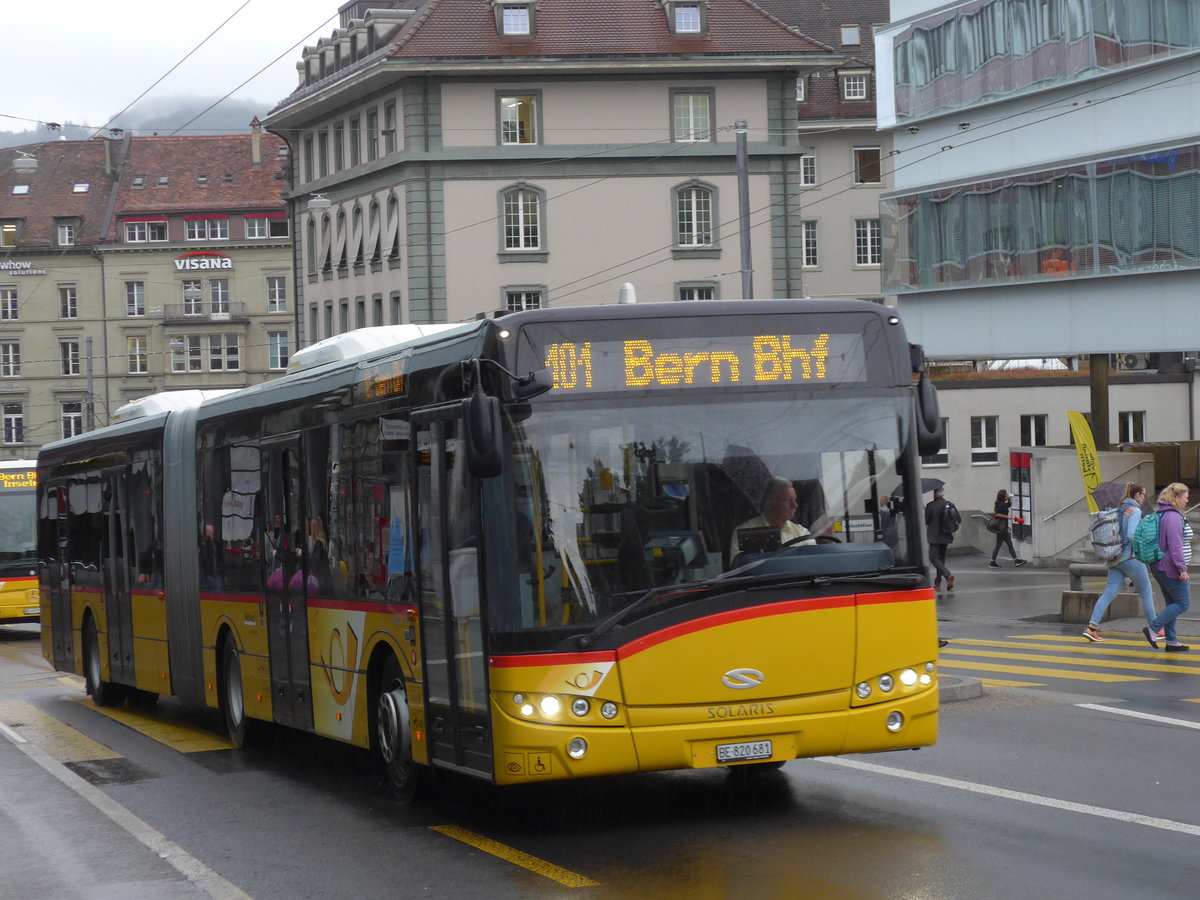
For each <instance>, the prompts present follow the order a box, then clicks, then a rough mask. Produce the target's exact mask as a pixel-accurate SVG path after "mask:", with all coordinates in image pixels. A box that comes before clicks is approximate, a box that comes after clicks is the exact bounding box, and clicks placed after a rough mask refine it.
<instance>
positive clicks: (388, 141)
mask: <svg viewBox="0 0 1200 900" xmlns="http://www.w3.org/2000/svg"><path fill="white" fill-rule="evenodd" d="M383 152H384V153H395V152H396V102H395V101H394V100H393V101H391V102H388V103H385V104H383Z"/></svg>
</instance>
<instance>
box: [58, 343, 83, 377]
mask: <svg viewBox="0 0 1200 900" xmlns="http://www.w3.org/2000/svg"><path fill="white" fill-rule="evenodd" d="M58 360H59V365H60V367H61V368H60V371H61V372H62V374H63V375H78V374H79V341H78V340H75V339H71V340H66V341H59V342H58Z"/></svg>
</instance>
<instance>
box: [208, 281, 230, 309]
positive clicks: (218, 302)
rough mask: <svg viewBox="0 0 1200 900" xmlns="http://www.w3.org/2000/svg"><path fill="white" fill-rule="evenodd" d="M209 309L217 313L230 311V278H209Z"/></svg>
mask: <svg viewBox="0 0 1200 900" xmlns="http://www.w3.org/2000/svg"><path fill="white" fill-rule="evenodd" d="M208 304H209V306H208V311H209V312H210V313H215V314H225V315H228V313H229V279H228V278H210V279H209V280H208Z"/></svg>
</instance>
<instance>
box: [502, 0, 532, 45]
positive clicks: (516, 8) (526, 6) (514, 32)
mask: <svg viewBox="0 0 1200 900" xmlns="http://www.w3.org/2000/svg"><path fill="white" fill-rule="evenodd" d="M535 10H536V6H535V5H534V4H532V3H497V4H496V27H497V29H498V30H499V32H500V34H502V35H506V36H508V37H528V36H529V35H531V34H533V17H534V14H535Z"/></svg>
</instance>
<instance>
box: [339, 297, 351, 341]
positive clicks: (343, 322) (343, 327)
mask: <svg viewBox="0 0 1200 900" xmlns="http://www.w3.org/2000/svg"><path fill="white" fill-rule="evenodd" d="M349 330H350V301H349V300H348V299H347V298H345V297H343V298H342V299H341V300H340V301H339V302H338V334H345V333H346V332H347V331H349Z"/></svg>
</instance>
